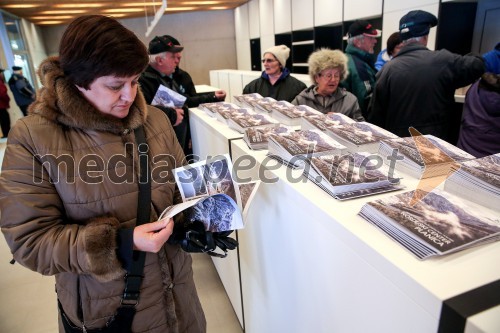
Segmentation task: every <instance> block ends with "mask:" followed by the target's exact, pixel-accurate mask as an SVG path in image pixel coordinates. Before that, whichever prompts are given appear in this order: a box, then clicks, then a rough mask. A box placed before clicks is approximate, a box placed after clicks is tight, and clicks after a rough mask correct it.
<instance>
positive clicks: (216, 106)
mask: <svg viewBox="0 0 500 333" xmlns="http://www.w3.org/2000/svg"><path fill="white" fill-rule="evenodd" d="M198 108H199V109H200V110H203V111H205V113H206V114H208V115H209V116H211V117H214V118H215V117H216V114H217V112H218V111H220V110H224V111H227V110H230V109H239V106H238V105H236V104H233V103H227V102H213V103H202V104H200V105H199V106H198Z"/></svg>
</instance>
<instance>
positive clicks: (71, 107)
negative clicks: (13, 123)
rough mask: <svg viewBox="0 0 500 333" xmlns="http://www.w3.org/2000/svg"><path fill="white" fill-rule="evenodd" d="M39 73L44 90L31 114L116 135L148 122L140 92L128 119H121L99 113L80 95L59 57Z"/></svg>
mask: <svg viewBox="0 0 500 333" xmlns="http://www.w3.org/2000/svg"><path fill="white" fill-rule="evenodd" d="M37 73H38V76H39V77H40V81H41V82H42V85H43V87H42V88H41V89H40V90H39V91H38V92H37V99H36V101H35V102H34V103H32V104H31V106H30V109H29V111H30V113H34V114H39V115H41V116H43V117H45V118H48V119H50V120H52V121H55V122H57V123H60V124H62V125H65V126H68V127H72V128H80V129H84V130H88V129H91V130H98V131H106V132H112V133H116V134H119V133H123V132H124V131H125V130H133V129H135V128H137V127H139V126H141V125H142V124H143V123H144V122H145V119H146V116H147V107H146V101H145V100H144V96H143V95H142V92H141V91H140V89H139V90H138V92H137V96H136V98H135V101H134V103H133V104H132V106H131V108H130V112H129V114H128V116H127V117H126V118H124V119H117V118H114V117H109V116H107V115H105V114H102V113H101V112H99V111H98V110H96V109H95V107H94V106H92V105H91V104H90V103H89V102H88V101H87V100H86V99H85V98H84V97H83V96H82V95H81V94H80V92H79V91H78V89H77V88H76V87H75V85H73V84H71V83H69V82H68V81H67V80H66V78H65V76H64V73H63V71H62V69H61V67H60V63H59V58H58V57H49V58H47V59H45V60H44V61H43V62H42V63H41V64H40V67H39V69H38V72H37Z"/></svg>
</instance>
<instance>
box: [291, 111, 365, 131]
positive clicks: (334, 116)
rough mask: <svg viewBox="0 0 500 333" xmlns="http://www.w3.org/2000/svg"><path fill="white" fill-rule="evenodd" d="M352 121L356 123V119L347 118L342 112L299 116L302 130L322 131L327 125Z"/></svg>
mask: <svg viewBox="0 0 500 333" xmlns="http://www.w3.org/2000/svg"><path fill="white" fill-rule="evenodd" d="M301 106H305V105H301ZM354 123H356V120H354V119H352V118H349V117H348V116H346V115H344V114H342V113H331V114H321V115H305V116H304V117H302V118H301V124H300V125H301V129H302V130H308V129H319V130H321V131H323V132H324V131H326V129H327V127H328V126H339V125H344V124H354Z"/></svg>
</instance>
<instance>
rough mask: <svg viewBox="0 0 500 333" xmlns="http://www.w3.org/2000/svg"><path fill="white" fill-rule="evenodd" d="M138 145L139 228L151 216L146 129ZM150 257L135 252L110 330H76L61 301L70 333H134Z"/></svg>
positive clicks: (140, 133) (138, 134) (140, 131)
mask: <svg viewBox="0 0 500 333" xmlns="http://www.w3.org/2000/svg"><path fill="white" fill-rule="evenodd" d="M135 137H136V143H137V146H138V150H139V161H140V167H141V175H140V181H139V204H138V207H137V222H136V225H140V224H143V223H147V222H149V218H150V214H151V182H150V177H149V172H148V170H149V169H148V157H147V151H148V149H144V150H141V145H142V144H146V136H145V134H144V128H143V127H142V126H141V127H139V128H137V129H136V130H135ZM145 258H146V253H145V252H142V251H134V253H133V256H132V263H131V265H130V269H129V271H128V272H127V274H126V276H125V291H124V292H123V295H122V300H121V304H120V307H119V308H118V310H117V311H116V313H115V315H114V316H113V317H112V318H111V319H110V320H109V321H108V322H107V323H106V327H104V328H100V329H95V330H86V329H81V328H80V327H77V326H75V325H74V324H73V323H72V322H71V321H70V320H69V318H68V317H67V316H66V314H65V313H64V310H63V308H62V306H61V302H59V300H57V303H58V307H59V311H60V313H61V319H62V323H63V327H64V331H65V332H66V333H82V332H87V333H131V332H132V321H133V320H134V315H135V306H136V305H137V303H138V300H139V293H140V287H141V282H142V278H143V271H144V260H145Z"/></svg>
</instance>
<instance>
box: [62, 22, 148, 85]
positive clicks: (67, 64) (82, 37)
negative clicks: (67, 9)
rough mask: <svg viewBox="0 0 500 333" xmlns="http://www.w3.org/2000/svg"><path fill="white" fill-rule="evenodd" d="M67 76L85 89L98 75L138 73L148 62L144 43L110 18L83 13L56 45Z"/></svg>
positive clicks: (130, 74)
mask: <svg viewBox="0 0 500 333" xmlns="http://www.w3.org/2000/svg"><path fill="white" fill-rule="evenodd" d="M59 61H60V63H61V68H62V70H63V71H64V74H65V75H66V78H67V79H68V80H69V81H70V82H71V83H73V84H76V85H77V86H80V87H82V88H84V89H88V88H89V86H90V84H91V83H92V82H93V81H94V80H95V79H97V78H99V77H101V76H107V75H115V76H118V77H126V76H132V75H135V74H140V73H141V72H142V71H144V69H145V68H146V66H147V65H148V63H149V57H148V51H147V49H146V46H145V45H144V44H143V43H142V42H141V41H140V40H139V38H137V36H136V35H135V34H134V33H133V32H132V31H130V30H128V29H127V28H125V27H124V26H123V25H121V24H120V23H119V22H118V21H116V20H115V19H113V18H110V17H107V16H102V15H85V16H81V17H78V18H77V19H75V20H74V21H73V22H71V23H70V25H69V26H68V28H67V29H66V31H65V32H64V34H63V36H62V38H61V43H60V45H59Z"/></svg>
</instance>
